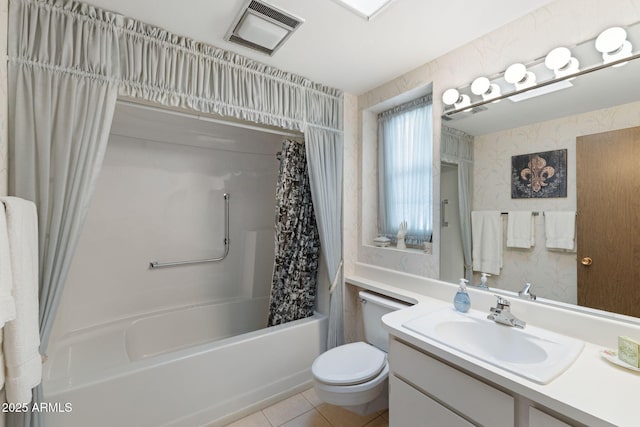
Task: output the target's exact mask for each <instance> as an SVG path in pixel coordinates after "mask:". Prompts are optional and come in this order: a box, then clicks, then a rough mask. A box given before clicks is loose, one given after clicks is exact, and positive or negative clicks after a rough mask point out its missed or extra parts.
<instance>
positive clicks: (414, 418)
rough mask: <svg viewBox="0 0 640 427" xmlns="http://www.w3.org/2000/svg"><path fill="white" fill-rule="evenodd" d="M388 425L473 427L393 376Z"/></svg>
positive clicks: (407, 426)
mask: <svg viewBox="0 0 640 427" xmlns="http://www.w3.org/2000/svg"><path fill="white" fill-rule="evenodd" d="M389 388H390V390H392V393H390V396H389V418H390V423H389V424H390V425H392V426H402V427H425V426H434V427H436V426H438V427H439V426H447V427H473V424H472V423H470V422H468V421H467V420H465V419H464V418H462V417H461V416H459V415H457V414H456V413H455V412H453V411H450V410H449V409H448V408H446V407H445V406H443V405H441V404H439V403H438V402H436V401H435V400H433V399H431V398H430V397H429V396H427V395H425V394H423V393H422V392H420V391H419V390H417V389H415V388H413V387H412V386H411V385H409V384H407V383H405V382H404V381H402V380H401V379H399V378H398V377H396V376H395V375H391V376H390V377H389Z"/></svg>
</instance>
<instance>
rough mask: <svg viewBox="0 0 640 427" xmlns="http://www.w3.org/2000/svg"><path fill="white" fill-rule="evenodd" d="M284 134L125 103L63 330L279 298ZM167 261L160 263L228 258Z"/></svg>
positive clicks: (72, 276) (72, 280)
mask: <svg viewBox="0 0 640 427" xmlns="http://www.w3.org/2000/svg"><path fill="white" fill-rule="evenodd" d="M283 138H284V137H283V136H281V135H278V134H273V133H264V132H259V131H256V130H248V129H242V128H238V127H234V126H228V125H221V124H216V123H211V122H209V121H204V120H198V119H196V118H193V117H190V116H185V115H175V114H169V113H165V112H158V111H152V110H149V109H141V108H139V107H133V106H130V105H123V104H118V107H117V108H116V114H115V118H114V122H113V125H112V128H111V135H110V139H109V144H108V147H107V152H106V157H105V160H104V164H103V167H102V170H101V172H100V177H99V180H98V184H97V188H96V191H95V194H94V197H93V200H92V202H91V206H90V209H89V213H88V218H87V221H86V224H85V227H84V229H83V232H82V236H81V238H80V242H79V244H78V249H77V252H76V256H75V258H74V261H73V264H72V266H71V271H70V273H69V278H68V280H67V283H66V288H65V293H64V297H63V300H62V305H61V307H60V310H59V311H58V317H57V319H56V324H55V328H56V334H65V333H68V332H71V331H75V330H78V329H82V328H87V327H91V326H93V325H97V324H102V323H105V322H110V321H114V320H117V319H121V318H126V317H130V316H135V315H138V314H143V313H146V312H152V311H155V310H159V309H163V308H170V307H177V306H185V305H191V304H200V303H205V302H210V301H216V300H224V299H228V298H236V297H260V296H268V295H269V289H270V285H271V274H272V269H273V250H274V243H273V241H274V240H273V230H274V218H275V187H276V182H277V175H278V165H279V163H278V161H277V159H276V152H277V151H279V150H280V148H281V143H282V140H283ZM225 192H228V193H229V194H230V240H231V246H230V253H229V256H228V258H227V259H226V260H224V261H223V262H218V263H206V264H197V265H190V266H179V267H171V268H163V269H153V270H152V269H149V262H150V261H180V260H192V259H204V258H212V257H217V256H220V255H222V253H223V249H224V246H223V238H224V203H223V194H224V193H225Z"/></svg>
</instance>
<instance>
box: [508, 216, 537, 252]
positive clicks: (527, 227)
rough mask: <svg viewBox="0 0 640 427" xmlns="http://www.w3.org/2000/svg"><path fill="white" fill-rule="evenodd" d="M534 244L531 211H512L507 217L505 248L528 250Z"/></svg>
mask: <svg viewBox="0 0 640 427" xmlns="http://www.w3.org/2000/svg"><path fill="white" fill-rule="evenodd" d="M535 243H536V236H535V231H534V222H533V215H532V214H531V211H513V212H511V211H510V212H509V214H508V216H507V246H508V247H510V248H530V247H532V246H534V245H535Z"/></svg>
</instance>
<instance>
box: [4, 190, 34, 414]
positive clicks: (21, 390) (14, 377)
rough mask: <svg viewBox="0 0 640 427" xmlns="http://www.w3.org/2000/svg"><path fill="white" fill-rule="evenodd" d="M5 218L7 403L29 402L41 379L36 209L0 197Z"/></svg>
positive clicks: (9, 198) (13, 199)
mask: <svg viewBox="0 0 640 427" xmlns="http://www.w3.org/2000/svg"><path fill="white" fill-rule="evenodd" d="M0 202H2V203H3V204H4V209H5V211H6V215H7V230H8V235H9V254H10V257H11V270H12V273H13V297H14V298H15V303H16V318H15V320H12V321H10V322H7V323H6V324H5V325H4V330H3V332H4V343H3V345H2V347H3V352H4V363H5V374H6V377H5V390H6V397H7V402H10V403H27V402H30V401H31V389H32V388H33V387H35V386H37V385H38V384H40V381H41V380H42V359H41V357H40V353H39V352H38V347H39V346H40V333H39V330H38V222H37V215H36V206H35V204H33V203H32V202H29V201H27V200H22V199H19V198H16V197H2V198H0Z"/></svg>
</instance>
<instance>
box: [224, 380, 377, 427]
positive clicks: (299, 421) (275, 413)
mask: <svg viewBox="0 0 640 427" xmlns="http://www.w3.org/2000/svg"><path fill="white" fill-rule="evenodd" d="M279 426H283V427H332V426H333V427H362V426H366V427H389V412H388V411H380V412H377V413H373V414H371V415H367V416H364V417H362V416H359V415H356V414H354V413H352V412H350V411H347V410H346V409H343V408H341V407H339V406H334V405H329V404H327V403H324V402H322V401H321V400H320V399H318V396H317V395H316V393H315V391H314V390H313V388H310V389H308V390H306V391H303V392H302V393H298V394H296V395H295V396H292V397H290V398H288V399H285V400H283V401H281V402H278V403H276V404H274V405H272V406H269V407H268V408H265V409H263V410H262V411H258V412H256V413H253V414H251V415H249V416H247V417H244V418H242V419H240V420H238V421H236V422H234V423H232V424H229V425H228V426H227V427H279Z"/></svg>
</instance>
